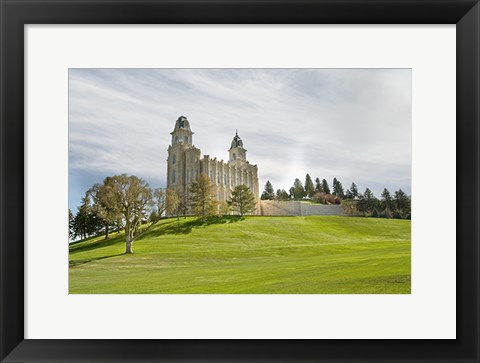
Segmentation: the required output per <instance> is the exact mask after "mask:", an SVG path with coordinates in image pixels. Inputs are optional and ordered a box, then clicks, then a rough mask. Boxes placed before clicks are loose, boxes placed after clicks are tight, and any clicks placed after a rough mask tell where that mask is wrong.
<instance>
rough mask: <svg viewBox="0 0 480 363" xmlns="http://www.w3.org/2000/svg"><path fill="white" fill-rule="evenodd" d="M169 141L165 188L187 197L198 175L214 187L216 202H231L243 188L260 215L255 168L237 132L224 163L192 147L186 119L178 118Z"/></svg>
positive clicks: (256, 171) (188, 124)
mask: <svg viewBox="0 0 480 363" xmlns="http://www.w3.org/2000/svg"><path fill="white" fill-rule="evenodd" d="M171 135H172V141H171V145H170V146H169V147H168V159H167V188H175V189H176V190H178V191H179V192H180V193H184V195H185V196H187V197H188V192H189V186H190V183H191V182H192V181H194V180H196V179H197V178H198V177H199V175H200V174H201V173H204V174H205V175H207V176H208V177H209V178H210V180H211V181H212V182H213V184H214V186H215V187H214V190H215V196H216V199H217V201H219V202H224V201H227V200H228V199H229V198H230V195H231V192H232V190H234V189H235V187H236V186H237V185H242V184H243V185H246V186H247V187H249V188H250V190H251V191H252V193H253V194H254V195H255V199H256V201H257V208H256V212H255V214H259V213H260V198H259V193H258V168H257V165H252V164H250V163H249V162H248V161H247V150H246V149H245V148H244V147H243V141H242V139H241V138H240V136H238V132H237V133H236V134H235V136H234V137H233V140H232V142H231V144H230V149H229V150H228V153H229V158H228V161H227V162H225V161H223V160H217V158H216V157H215V158H212V157H210V156H209V155H203V156H202V154H201V150H200V149H199V148H197V147H195V146H194V145H193V132H192V130H191V129H190V123H189V121H188V119H187V118H186V117H185V116H180V117H179V118H178V119H177V121H176V122H175V128H174V129H173V131H172V132H171Z"/></svg>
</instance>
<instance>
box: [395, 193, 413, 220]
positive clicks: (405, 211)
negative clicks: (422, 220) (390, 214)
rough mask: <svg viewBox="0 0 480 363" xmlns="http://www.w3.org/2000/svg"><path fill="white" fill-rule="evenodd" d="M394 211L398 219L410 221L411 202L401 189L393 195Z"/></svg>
mask: <svg viewBox="0 0 480 363" xmlns="http://www.w3.org/2000/svg"><path fill="white" fill-rule="evenodd" d="M394 202H395V203H394V204H395V210H396V212H397V213H398V215H399V216H400V218H404V219H410V215H411V200H410V198H409V197H408V196H407V195H406V194H405V192H404V191H403V190H402V189H399V190H397V191H396V192H395V193H394Z"/></svg>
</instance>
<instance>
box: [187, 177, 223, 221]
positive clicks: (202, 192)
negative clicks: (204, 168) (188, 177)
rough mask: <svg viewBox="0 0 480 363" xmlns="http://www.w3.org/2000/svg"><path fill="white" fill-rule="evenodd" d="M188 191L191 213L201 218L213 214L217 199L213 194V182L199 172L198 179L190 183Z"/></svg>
mask: <svg viewBox="0 0 480 363" xmlns="http://www.w3.org/2000/svg"><path fill="white" fill-rule="evenodd" d="M189 193H190V195H189V201H190V205H191V207H192V213H193V214H195V215H197V216H199V217H201V218H202V219H203V220H205V219H206V217H208V216H211V215H214V214H215V212H216V209H217V201H216V200H215V196H214V184H213V183H212V182H211V181H210V178H209V177H208V176H207V175H206V174H204V173H202V174H200V176H199V177H198V179H197V180H195V181H193V182H192V183H191V184H190V189H189Z"/></svg>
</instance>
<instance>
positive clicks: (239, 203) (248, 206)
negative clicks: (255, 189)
mask: <svg viewBox="0 0 480 363" xmlns="http://www.w3.org/2000/svg"><path fill="white" fill-rule="evenodd" d="M227 203H228V205H229V206H230V207H231V208H232V210H233V211H234V212H237V213H238V214H239V215H240V216H243V215H244V214H246V213H253V212H254V211H255V196H254V195H253V193H252V192H251V190H250V188H249V187H247V186H246V185H237V186H236V187H235V189H234V190H233V191H232V195H231V197H230V199H229V200H228V202H227Z"/></svg>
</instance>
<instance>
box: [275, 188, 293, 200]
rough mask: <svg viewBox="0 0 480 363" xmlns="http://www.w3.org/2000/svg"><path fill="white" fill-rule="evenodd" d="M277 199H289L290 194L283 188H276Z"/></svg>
mask: <svg viewBox="0 0 480 363" xmlns="http://www.w3.org/2000/svg"><path fill="white" fill-rule="evenodd" d="M276 199H277V200H289V199H290V195H288V193H287V191H286V190H285V189H277V196H276Z"/></svg>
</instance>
